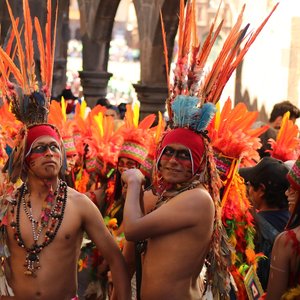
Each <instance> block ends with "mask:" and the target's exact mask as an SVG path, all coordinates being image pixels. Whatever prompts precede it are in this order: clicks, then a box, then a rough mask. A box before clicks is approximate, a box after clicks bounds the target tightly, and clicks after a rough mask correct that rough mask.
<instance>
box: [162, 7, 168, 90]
mask: <svg viewBox="0 0 300 300" xmlns="http://www.w3.org/2000/svg"><path fill="white" fill-rule="evenodd" d="M160 23H161V30H162V39H163V46H164V57H165V67H166V76H167V85H168V93H169V92H170V79H169V75H170V74H169V59H168V47H167V38H166V31H165V25H164V21H163V17H162V12H161V11H160Z"/></svg>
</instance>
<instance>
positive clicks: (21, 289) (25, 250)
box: [0, 0, 130, 300]
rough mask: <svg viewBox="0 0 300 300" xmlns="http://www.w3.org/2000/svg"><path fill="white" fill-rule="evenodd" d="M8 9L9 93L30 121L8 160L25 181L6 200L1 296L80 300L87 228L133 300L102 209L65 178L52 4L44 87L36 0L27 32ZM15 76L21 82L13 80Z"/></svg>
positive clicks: (124, 295)
mask: <svg viewBox="0 0 300 300" xmlns="http://www.w3.org/2000/svg"><path fill="white" fill-rule="evenodd" d="M7 6H8V10H9V14H10V17H11V21H12V28H13V30H12V34H11V38H10V39H9V43H8V47H6V49H5V50H4V49H3V48H2V47H0V69H1V75H2V76H1V80H0V81H1V88H2V92H3V96H5V98H6V99H8V100H9V102H10V103H11V105H12V112H13V113H14V114H15V115H16V118H17V119H18V120H19V121H21V122H22V123H23V126H22V128H21V130H20V132H19V134H18V137H17V139H16V140H15V145H14V148H13V150H12V152H11V154H10V157H9V160H8V164H7V165H6V169H7V172H8V177H9V180H10V182H11V183H16V184H17V185H19V183H20V185H19V188H17V189H15V190H14V191H11V189H7V190H6V191H5V193H4V195H3V196H2V198H1V202H0V203H1V207H0V212H1V213H0V221H1V226H0V228H1V230H0V243H1V245H0V250H1V251H0V256H1V262H2V264H1V268H0V298H1V299H7V298H9V297H6V296H14V298H15V299H35V298H41V299H45V300H46V299H78V297H77V296H76V295H77V282H76V279H77V260H78V256H79V250H80V246H81V242H82V237H83V232H84V231H85V232H87V234H88V235H89V236H90V238H91V239H92V240H93V241H94V242H95V244H96V245H97V247H98V249H99V250H100V251H101V252H102V254H103V256H104V257H105V259H106V260H107V262H108V263H109V264H110V267H111V269H112V274H113V279H114V280H115V282H114V284H115V286H116V291H117V293H118V296H119V298H120V299H128V298H129V297H130V288H129V280H128V276H127V273H126V270H125V263H124V260H123V258H122V255H121V253H120V251H119V249H118V247H117V246H116V244H115V242H114V240H113V238H112V237H111V235H110V233H109V231H108V230H107V229H106V227H105V224H104V222H103V220H102V217H101V214H100V212H99V211H98V209H97V207H96V206H95V205H94V204H93V203H92V202H91V201H90V200H89V199H88V197H86V196H85V195H83V194H80V193H78V192H77V191H75V190H74V189H72V188H69V187H68V186H67V184H66V182H64V181H63V180H62V179H61V176H60V175H61V173H63V170H64V160H65V154H64V146H63V143H62V139H61V136H60V133H59V132H58V130H57V128H56V127H54V126H53V125H50V124H49V123H47V115H48V108H49V102H50V92H51V83H52V70H53V68H52V67H53V59H54V46H53V47H52V37H51V1H50V0H49V1H48V2H47V10H48V14H47V24H46V30H45V31H46V39H45V40H46V45H44V38H43V35H42V33H41V27H40V24H39V21H38V19H37V18H35V22H34V27H35V32H36V34H37V41H38V48H39V51H40V62H41V80H42V86H41V87H40V85H39V83H38V82H37V80H36V76H35V64H34V59H33V57H34V53H33V49H34V47H33V43H32V36H33V35H32V34H33V25H32V20H31V16H30V9H29V4H28V0H23V11H24V26H22V30H21V31H23V36H22V33H20V32H19V31H18V23H19V21H18V19H17V20H16V19H15V18H14V16H13V14H12V11H11V7H10V5H9V2H8V1H7ZM22 37H24V39H25V47H26V52H25V51H24V48H23V45H22V42H21V38H22ZM14 40H15V41H16V49H17V50H16V51H17V57H18V59H19V61H18V66H19V67H17V65H16V64H15V63H14V61H13V59H12V58H13V56H14V54H13V53H12V58H11V57H10V55H11V53H10V49H11V45H12V43H13V42H14ZM53 40H55V30H54V37H53ZM9 74H12V75H13V76H14V80H15V83H11V82H10V81H9ZM9 187H10V186H9Z"/></svg>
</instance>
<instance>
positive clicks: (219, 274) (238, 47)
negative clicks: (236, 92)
mask: <svg viewBox="0 0 300 300" xmlns="http://www.w3.org/2000/svg"><path fill="white" fill-rule="evenodd" d="M184 2H185V1H184V0H180V13H179V26H178V27H179V28H178V54H177V60H176V63H175V69H174V76H173V84H171V83H170V79H169V75H170V74H169V69H168V66H169V64H168V51H167V47H166V39H165V30H164V26H163V22H162V32H163V33H162V35H163V38H164V53H165V60H166V74H167V83H168V88H169V97H168V99H167V101H166V105H167V111H168V115H169V127H170V129H171V130H169V131H168V132H167V133H166V134H165V135H164V136H163V139H162V141H161V144H160V146H159V148H158V154H157V159H158V160H159V159H160V156H161V154H162V152H163V150H164V147H165V146H166V139H167V140H168V141H173V142H175V141H176V142H178V143H180V144H183V145H185V146H186V147H188V148H189V149H190V150H191V152H192V164H193V174H194V175H195V176H196V175H197V173H200V180H201V181H202V182H204V183H205V184H207V187H208V191H209V193H210V194H211V196H212V199H213V201H214V204H215V208H216V214H215V230H214V233H213V237H212V245H211V248H210V252H209V255H208V261H209V263H208V264H207V267H208V271H207V282H209V283H211V289H212V292H213V294H215V295H216V294H218V295H220V294H221V295H225V294H228V284H226V278H227V277H228V276H227V266H226V264H227V262H226V261H225V255H222V254H221V253H224V251H225V252H227V250H228V248H227V247H226V246H224V245H225V244H226V242H225V239H224V237H225V236H226V233H225V231H224V227H223V225H222V221H221V206H220V201H219V200H220V199H219V196H220V195H219V193H220V188H221V182H220V179H219V177H218V175H217V171H216V167H215V162H214V158H213V151H212V148H211V145H210V144H209V141H208V139H206V138H205V137H207V132H206V129H207V126H208V124H209V123H210V121H211V120H212V118H213V116H214V114H215V112H216V108H215V104H216V103H217V102H218V101H219V99H220V96H221V94H222V91H223V89H224V87H225V85H226V83H227V81H228V80H229V78H230V76H231V75H232V73H233V71H234V70H235V69H236V68H237V66H238V65H239V63H240V62H241V61H242V59H243V58H244V56H245V54H246V53H247V51H248V50H249V48H250V46H251V45H252V43H253V42H254V40H255V39H256V37H257V36H258V34H259V33H260V31H261V30H262V28H263V27H264V25H265V24H266V22H267V21H268V19H269V18H270V16H271V15H272V13H273V12H274V10H275V9H276V7H277V5H278V4H277V5H275V7H274V8H273V10H272V11H271V13H270V14H269V15H268V17H267V18H266V19H265V20H264V21H263V22H262V24H261V25H260V26H259V28H258V29H257V30H256V31H254V32H253V33H250V34H247V31H248V29H249V24H248V25H247V26H245V27H244V28H242V27H241V26H242V18H243V12H244V9H245V5H244V6H243V8H242V10H241V13H240V14H239V16H238V19H237V21H236V23H235V24H234V26H233V27H232V29H231V31H230V33H229V35H228V36H227V38H226V40H225V42H224V44H223V47H222V49H221V51H220V53H219V55H218V57H217V59H216V60H215V62H214V64H213V66H212V67H211V69H210V70H209V71H208V72H207V73H206V74H204V69H205V67H207V66H206V64H207V59H208V56H209V54H210V52H211V50H212V48H213V46H214V43H215V41H216V39H217V37H218V35H219V33H220V31H221V28H222V24H223V21H221V22H220V23H219V24H218V26H217V27H216V29H215V24H216V20H217V16H218V12H219V9H220V7H219V9H218V12H217V14H216V17H215V20H214V21H213V23H212V25H211V28H210V31H209V33H208V36H207V38H206V40H205V42H204V43H203V45H200V43H199V41H198V38H197V34H196V32H197V31H196V29H197V28H196V17H195V4H196V1H194V0H188V1H187V3H186V7H185V9H184ZM220 5H221V4H220ZM161 19H162V16H161ZM183 130H186V131H183ZM176 131H177V133H178V134H176ZM189 131H191V132H193V133H194V135H193V141H194V144H195V143H197V145H198V146H197V148H198V149H192V147H193V144H192V143H190V142H189V140H186V139H184V138H183V134H184V133H186V135H187V132H189ZM199 157H201V159H200V161H199ZM195 166H196V167H195ZM197 168H198V169H197ZM157 185H160V186H162V184H159V181H157ZM159 188H160V187H158V189H159ZM223 242H225V244H223V246H224V247H223V246H222V243H223ZM226 248H227V249H226ZM226 254H227V255H228V254H229V251H228V252H227V253H226Z"/></svg>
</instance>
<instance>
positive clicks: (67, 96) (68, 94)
mask: <svg viewBox="0 0 300 300" xmlns="http://www.w3.org/2000/svg"><path fill="white" fill-rule="evenodd" d="M61 97H64V99H65V100H76V99H77V97H76V96H75V95H74V94H73V93H72V91H71V89H63V90H62V92H61V94H60V97H59V98H61Z"/></svg>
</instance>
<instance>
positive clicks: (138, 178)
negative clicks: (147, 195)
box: [121, 169, 145, 185]
mask: <svg viewBox="0 0 300 300" xmlns="http://www.w3.org/2000/svg"><path fill="white" fill-rule="evenodd" d="M121 179H122V181H123V182H124V183H125V185H130V184H132V183H135V184H139V185H142V184H143V183H144V182H145V176H144V175H143V174H142V172H141V171H140V170H139V169H129V170H126V171H125V172H123V173H122V177H121Z"/></svg>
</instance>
